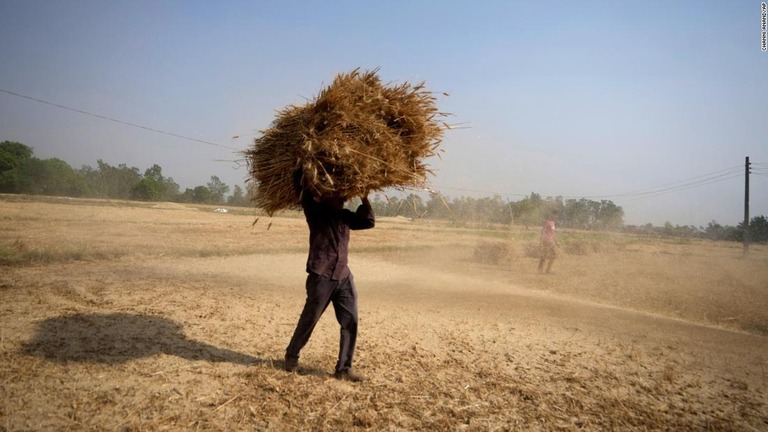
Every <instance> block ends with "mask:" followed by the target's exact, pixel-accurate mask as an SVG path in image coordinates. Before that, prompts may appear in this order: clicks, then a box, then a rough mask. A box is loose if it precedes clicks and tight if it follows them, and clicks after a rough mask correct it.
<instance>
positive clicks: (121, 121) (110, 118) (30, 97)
mask: <svg viewBox="0 0 768 432" xmlns="http://www.w3.org/2000/svg"><path fill="white" fill-rule="evenodd" d="M0 92H2V93H6V94H9V95H12V96H16V97H20V98H24V99H28V100H31V101H34V102H39V103H41V104H45V105H50V106H53V107H56V108H61V109H65V110H68V111H74V112H76V113H80V114H85V115H88V116H91V117H96V118H100V119H102V120H109V121H111V122H115V123H120V124H123V125H126V126H131V127H135V128H139V129H144V130H148V131H150V132H155V133H159V134H163V135H168V136H172V137H176V138H181V139H185V140H189V141H194V142H198V143H201V144H207V145H211V146H216V147H222V148H225V149H230V150H236V151H241V150H242V149H239V148H235V147H230V146H228V145H224V144H219V143H215V142H211V141H205V140H201V139H197V138H192V137H188V136H184V135H180V134H177V133H173V132H168V131H164V130H162V129H155V128H152V127H149V126H144V125H140V124H136V123H131V122H127V121H123V120H118V119H116V118H112V117H108V116H105V115H101V114H94V113H91V112H88V111H84V110H81V109H77V108H72V107H69V106H66V105H61V104H57V103H54V102H49V101H47V100H43V99H38V98H34V97H32V96H27V95H23V94H19V93H16V92H12V91H8V90H3V89H0Z"/></svg>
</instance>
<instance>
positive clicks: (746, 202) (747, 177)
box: [744, 156, 749, 256]
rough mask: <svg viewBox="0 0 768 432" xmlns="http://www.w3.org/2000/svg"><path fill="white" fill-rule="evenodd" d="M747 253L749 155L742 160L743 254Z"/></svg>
mask: <svg viewBox="0 0 768 432" xmlns="http://www.w3.org/2000/svg"><path fill="white" fill-rule="evenodd" d="M748 253H749V156H747V158H746V160H745V162H744V256H747V254H748Z"/></svg>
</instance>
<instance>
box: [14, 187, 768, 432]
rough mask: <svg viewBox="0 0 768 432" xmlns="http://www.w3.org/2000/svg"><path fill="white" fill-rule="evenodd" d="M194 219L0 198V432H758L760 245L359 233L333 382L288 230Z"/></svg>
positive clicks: (511, 233) (767, 375)
mask: <svg viewBox="0 0 768 432" xmlns="http://www.w3.org/2000/svg"><path fill="white" fill-rule="evenodd" d="M213 209H214V207H210V208H208V207H205V206H195V207H190V206H185V205H178V204H161V205H157V204H140V203H129V202H119V201H96V200H63V199H61V200H59V199H37V198H29V197H16V196H8V195H0V295H1V296H2V299H3V301H2V304H0V430H3V431H16V430H57V431H58V430H78V431H80V430H122V431H132V430H137V431H138V430H482V431H486V430H542V431H544V430H547V431H549V430H565V431H575V430H718V431H719V430H734V431H745V430H766V429H768V414H766V413H767V412H768V405H767V404H768V370H767V369H768V368H767V366H768V247H766V246H761V245H755V246H753V247H752V249H751V254H750V255H749V256H748V257H746V258H744V257H742V256H741V245H738V244H730V243H713V242H699V241H685V242H682V241H674V240H664V239H649V238H638V237H630V236H621V235H604V234H602V235H597V234H592V233H576V232H564V233H562V235H561V243H563V246H564V247H563V249H564V250H565V252H564V253H563V254H561V256H560V258H559V259H558V261H556V262H555V266H554V270H555V271H556V273H555V274H554V275H547V276H545V275H540V274H538V273H537V272H536V264H537V262H536V260H535V259H534V258H529V257H527V255H526V252H525V249H526V247H527V245H529V244H530V242H532V241H533V240H534V239H535V238H536V236H537V234H538V232H536V231H534V230H531V231H525V230H522V229H517V228H512V229H509V228H506V229H479V228H478V229H473V228H467V227H462V228H456V227H451V226H450V224H442V223H428V222H425V221H417V222H411V221H408V220H403V219H402V218H397V219H385V218H382V219H380V220H379V221H378V223H377V227H376V228H374V229H373V230H368V231H364V232H355V233H353V237H352V244H351V255H350V267H351V268H352V271H353V272H354V274H355V280H356V282H357V285H358V290H359V294H360V327H361V330H360V335H359V339H358V351H357V358H356V367H357V369H358V370H359V371H360V372H361V373H363V374H365V375H366V376H367V377H368V380H367V381H366V382H364V383H360V384H350V383H345V382H339V381H336V380H334V379H333V378H332V376H331V373H332V368H333V365H334V363H335V355H336V349H337V344H338V327H337V324H336V322H335V320H334V317H333V313H332V311H328V312H327V313H326V315H325V316H324V317H323V318H322V319H321V321H320V323H319V325H318V327H317V329H316V330H315V334H314V335H313V337H312V340H311V341H310V343H309V345H308V346H307V347H306V348H305V350H304V351H303V353H302V358H301V370H300V373H298V374H289V373H286V372H284V371H283V370H282V358H283V354H284V349H285V346H286V345H287V343H288V340H289V338H290V336H291V332H292V331H293V327H294V325H295V321H296V319H297V318H298V315H299V312H300V310H301V307H302V305H303V300H304V298H303V296H304V291H303V283H304V278H305V273H304V262H305V259H306V247H307V246H306V240H307V239H306V237H307V229H306V227H305V225H304V221H303V219H302V218H300V217H299V215H298V214H296V213H286V214H283V215H282V216H279V217H275V218H272V219H270V218H267V217H261V219H260V220H259V222H258V223H256V224H255V225H252V223H253V220H254V218H255V216H254V213H253V211H252V210H251V211H246V210H242V211H240V210H237V209H232V211H230V212H229V213H216V212H214V211H213ZM270 223H271V226H270V227H269V229H267V227H268V226H269V224H270ZM490 242H499V243H503V244H504V247H489V246H488V245H489V244H490ZM568 243H570V244H571V246H569V247H568V248H566V245H567V244H568ZM577 243H583V244H582V245H581V246H576V244H577ZM479 245H480V246H482V253H477V252H476V250H477V248H478V246H479ZM489 250H490V251H493V250H502V251H504V257H503V259H500V260H494V259H493V258H491V259H488V258H487V256H488V251H489ZM569 250H570V251H571V253H568V251H569Z"/></svg>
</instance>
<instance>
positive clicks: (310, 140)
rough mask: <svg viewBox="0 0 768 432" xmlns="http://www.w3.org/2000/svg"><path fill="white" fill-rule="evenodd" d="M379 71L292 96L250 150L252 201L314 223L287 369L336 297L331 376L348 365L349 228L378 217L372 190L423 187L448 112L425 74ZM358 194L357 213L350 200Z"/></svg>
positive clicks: (351, 299) (353, 297)
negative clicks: (406, 77)
mask: <svg viewBox="0 0 768 432" xmlns="http://www.w3.org/2000/svg"><path fill="white" fill-rule="evenodd" d="M376 72H377V71H375V70H374V71H367V72H361V71H360V70H359V69H355V70H354V71H352V72H350V73H347V74H339V75H337V76H336V78H335V79H334V80H333V83H332V84H331V85H329V86H328V87H326V88H324V89H323V90H322V91H321V92H320V93H319V95H318V96H317V97H316V98H315V99H314V100H312V101H310V102H308V103H306V104H304V105H298V106H297V105H290V106H288V107H286V108H284V109H282V110H280V111H278V115H277V118H276V119H275V120H274V121H273V122H272V124H271V125H270V127H269V128H268V129H267V130H265V131H263V135H262V136H260V137H258V138H256V139H255V140H254V145H253V147H252V148H250V149H249V150H247V151H245V157H246V161H247V162H248V165H249V169H250V174H251V176H252V179H253V180H254V181H255V183H256V188H255V194H254V196H253V197H252V200H253V201H254V202H255V204H256V206H258V207H260V208H261V209H263V210H265V211H266V212H267V213H268V214H270V215H272V214H274V213H275V212H278V211H281V210H284V209H299V208H301V209H303V211H304V215H305V217H306V219H307V224H308V225H309V257H308V259H307V269H306V270H307V272H308V273H309V275H308V276H307V283H306V291H307V299H306V303H305V305H304V310H303V311H302V314H301V317H300V318H299V322H298V324H297V326H296V330H295V331H294V334H293V337H292V338H291V342H290V343H289V345H288V348H287V349H286V353H285V369H286V370H288V371H296V370H297V369H298V359H299V352H300V351H301V349H302V348H303V347H304V345H305V344H306V343H307V341H308V340H309V337H310V335H311V334H312V330H313V329H314V327H315V324H316V323H317V320H318V319H319V318H320V316H321V315H322V314H323V312H324V311H325V309H326V308H327V307H328V305H329V304H331V303H333V307H334V310H335V312H336V318H337V320H338V321H339V325H341V342H340V349H339V360H338V363H337V364H336V371H335V376H336V377H337V378H339V379H344V380H351V381H359V380H360V379H361V377H360V376H359V375H357V374H355V373H353V372H352V371H351V368H352V358H353V355H354V350H355V343H356V337H357V293H356V289H355V284H354V280H353V278H352V274H351V273H350V271H349V269H348V267H347V246H348V242H349V231H350V230H356V229H367V228H371V227H373V225H374V216H373V212H372V210H371V206H370V203H369V202H368V199H367V196H368V193H369V192H370V191H375V190H384V189H387V188H390V187H399V188H402V187H412V188H419V189H422V190H423V188H424V184H425V183H426V175H427V174H431V170H430V169H429V167H428V166H427V165H425V164H424V162H423V159H425V158H427V157H430V156H434V155H436V154H437V148H438V145H439V144H440V142H441V138H442V133H443V129H444V128H447V127H448V126H447V125H446V124H445V123H441V122H440V121H438V119H439V118H442V117H443V116H445V115H446V114H444V113H440V112H438V111H437V108H436V107H435V98H434V97H433V95H432V93H431V92H429V91H427V90H426V89H425V88H424V85H423V83H421V84H417V85H411V84H409V83H407V82H406V83H403V84H398V85H388V84H384V83H382V82H381V80H380V79H379V77H378V76H377V73H376ZM352 197H362V205H360V207H359V208H358V209H357V211H356V212H352V211H350V210H344V209H343V205H344V202H345V201H347V200H349V199H350V198H352Z"/></svg>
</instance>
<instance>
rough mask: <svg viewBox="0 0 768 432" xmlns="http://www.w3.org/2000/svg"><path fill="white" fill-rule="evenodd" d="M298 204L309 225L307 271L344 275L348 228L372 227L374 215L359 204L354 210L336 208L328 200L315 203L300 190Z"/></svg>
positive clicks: (325, 274) (345, 270) (331, 275)
mask: <svg viewBox="0 0 768 432" xmlns="http://www.w3.org/2000/svg"><path fill="white" fill-rule="evenodd" d="M302 207H304V216H305V217H306V218H307V225H309V257H308V258H307V272H308V273H315V274H317V275H320V276H326V277H329V278H331V279H332V280H342V279H344V278H346V277H348V276H349V267H347V260H348V257H347V252H348V245H349V230H350V229H353V230H362V229H368V228H373V226H374V224H375V219H374V216H373V210H372V209H371V206H370V205H367V206H366V205H364V204H363V205H360V206H359V207H358V208H357V211H356V212H352V211H350V210H347V209H336V208H334V207H333V206H332V205H331V204H330V203H327V202H319V203H318V202H316V201H315V200H314V199H313V198H312V196H311V195H310V194H308V193H304V195H303V197H302Z"/></svg>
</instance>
